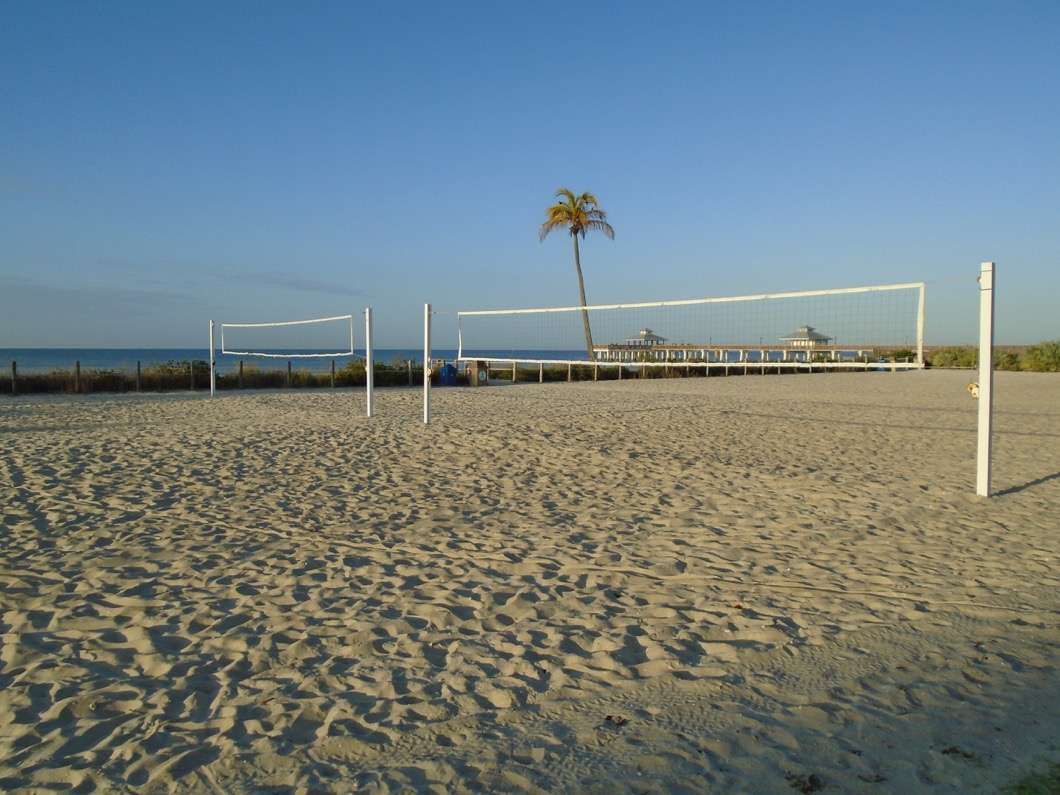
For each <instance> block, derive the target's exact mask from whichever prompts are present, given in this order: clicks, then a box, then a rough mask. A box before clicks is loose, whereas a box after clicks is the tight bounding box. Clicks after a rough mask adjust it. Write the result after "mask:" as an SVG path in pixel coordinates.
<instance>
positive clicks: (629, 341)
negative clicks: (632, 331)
mask: <svg viewBox="0 0 1060 795" xmlns="http://www.w3.org/2000/svg"><path fill="white" fill-rule="evenodd" d="M667 342H668V340H667V339H666V337H660V336H659V335H658V334H656V333H655V332H654V331H652V330H651V329H650V328H642V329H641V330H640V331H638V332H637V333H636V335H635V336H632V337H626V345H635V346H643V345H665V344H666V343H667Z"/></svg>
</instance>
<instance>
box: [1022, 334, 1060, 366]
mask: <svg viewBox="0 0 1060 795" xmlns="http://www.w3.org/2000/svg"><path fill="white" fill-rule="evenodd" d="M1020 369H1021V370H1031V371H1033V372H1036V373H1060V340H1050V341H1048V342H1039V343H1038V344H1037V345H1031V346H1030V347H1029V348H1027V350H1026V351H1024V353H1023V356H1022V357H1021V359H1020Z"/></svg>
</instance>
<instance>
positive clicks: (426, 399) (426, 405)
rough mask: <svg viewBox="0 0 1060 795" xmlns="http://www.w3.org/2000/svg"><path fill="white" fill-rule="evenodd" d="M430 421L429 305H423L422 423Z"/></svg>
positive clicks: (425, 423)
mask: <svg viewBox="0 0 1060 795" xmlns="http://www.w3.org/2000/svg"><path fill="white" fill-rule="evenodd" d="M430 421H431V305H430V304H424V305H423V424H424V425H428V424H430Z"/></svg>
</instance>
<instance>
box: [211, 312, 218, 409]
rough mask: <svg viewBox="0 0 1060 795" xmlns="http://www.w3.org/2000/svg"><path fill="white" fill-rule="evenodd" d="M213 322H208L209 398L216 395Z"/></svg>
mask: <svg viewBox="0 0 1060 795" xmlns="http://www.w3.org/2000/svg"><path fill="white" fill-rule="evenodd" d="M213 339H214V337H213V321H212V320H211V321H210V397H213V396H214V395H215V394H216V393H217V361H216V358H217V357H216V356H215V355H214V354H215V351H216V348H214V344H213Z"/></svg>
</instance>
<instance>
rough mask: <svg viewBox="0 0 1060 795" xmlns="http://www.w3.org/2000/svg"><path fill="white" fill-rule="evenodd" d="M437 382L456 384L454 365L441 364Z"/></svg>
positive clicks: (444, 384)
mask: <svg viewBox="0 0 1060 795" xmlns="http://www.w3.org/2000/svg"><path fill="white" fill-rule="evenodd" d="M438 383H439V384H440V385H441V386H456V367H454V366H453V365H451V364H445V365H442V369H441V372H440V373H439V374H438Z"/></svg>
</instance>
